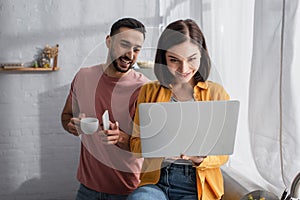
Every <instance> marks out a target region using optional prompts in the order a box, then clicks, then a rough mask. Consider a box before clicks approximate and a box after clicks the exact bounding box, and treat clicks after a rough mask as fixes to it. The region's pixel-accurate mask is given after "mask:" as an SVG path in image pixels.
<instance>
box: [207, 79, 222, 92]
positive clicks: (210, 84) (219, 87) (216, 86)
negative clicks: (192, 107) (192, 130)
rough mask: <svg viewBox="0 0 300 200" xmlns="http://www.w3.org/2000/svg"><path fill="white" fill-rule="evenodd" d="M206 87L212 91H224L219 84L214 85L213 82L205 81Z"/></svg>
mask: <svg viewBox="0 0 300 200" xmlns="http://www.w3.org/2000/svg"><path fill="white" fill-rule="evenodd" d="M206 83H207V87H208V88H209V89H213V90H225V89H224V87H223V86H222V85H221V84H219V83H216V82H213V81H207V82H206Z"/></svg>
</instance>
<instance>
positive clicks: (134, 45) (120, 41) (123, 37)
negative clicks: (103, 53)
mask: <svg viewBox="0 0 300 200" xmlns="http://www.w3.org/2000/svg"><path fill="white" fill-rule="evenodd" d="M143 42H144V36H143V34H142V33H141V32H139V31H137V30H134V29H130V28H126V27H122V28H120V29H119V33H118V34H116V35H113V36H110V37H108V38H107V45H108V49H109V52H108V53H109V56H110V61H111V62H112V64H113V66H114V68H115V70H116V71H118V72H122V73H125V72H127V71H128V70H129V69H130V68H131V67H132V65H133V64H134V63H135V62H136V60H137V57H138V55H139V53H140V50H141V48H142V44H143Z"/></svg>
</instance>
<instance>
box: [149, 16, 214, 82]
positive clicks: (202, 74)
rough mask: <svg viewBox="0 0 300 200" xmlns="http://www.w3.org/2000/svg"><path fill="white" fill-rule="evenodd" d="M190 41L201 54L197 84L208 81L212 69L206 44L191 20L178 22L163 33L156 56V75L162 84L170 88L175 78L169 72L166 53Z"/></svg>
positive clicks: (196, 75) (196, 78)
mask: <svg viewBox="0 0 300 200" xmlns="http://www.w3.org/2000/svg"><path fill="white" fill-rule="evenodd" d="M186 41H190V42H192V43H193V44H195V45H197V46H198V47H199V51H200V54H201V60H200V66H199V68H198V71H197V72H196V74H195V75H194V80H195V83H197V82H199V81H201V82H204V81H206V80H207V78H208V76H209V72H210V68H211V64H210V58H209V55H208V51H207V47H206V42H205V38H204V35H203V33H202V31H201V30H200V28H199V26H198V25H197V24H196V23H195V22H194V21H193V20H191V19H186V20H178V21H175V22H172V23H171V24H169V25H168V26H167V27H166V29H165V30H164V31H163V32H162V34H161V36H160V38H159V40H158V45H157V50H156V55H155V65H154V73H155V75H156V77H157V79H158V80H159V82H160V84H161V85H163V86H165V87H169V85H170V83H172V81H173V79H174V77H173V75H172V74H171V73H170V72H169V70H168V67H167V61H166V52H167V51H168V49H170V48H171V47H173V46H175V45H178V44H181V43H183V42H186Z"/></svg>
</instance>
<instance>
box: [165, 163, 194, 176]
mask: <svg viewBox="0 0 300 200" xmlns="http://www.w3.org/2000/svg"><path fill="white" fill-rule="evenodd" d="M163 169H165V170H167V171H169V172H171V171H176V173H182V174H184V175H186V176H187V175H189V174H193V173H195V172H196V168H195V167H193V166H192V165H181V164H176V163H170V164H169V165H167V166H166V167H164V168H163Z"/></svg>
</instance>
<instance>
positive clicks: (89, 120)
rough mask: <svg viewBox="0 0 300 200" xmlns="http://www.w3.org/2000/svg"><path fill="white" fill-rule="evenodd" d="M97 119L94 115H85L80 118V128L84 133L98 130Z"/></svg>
mask: <svg viewBox="0 0 300 200" xmlns="http://www.w3.org/2000/svg"><path fill="white" fill-rule="evenodd" d="M98 126H99V120H98V119H97V118H94V117H86V118H82V119H81V120H80V128H81V130H82V131H83V132H84V133H85V134H93V133H95V132H96V131H97V130H98Z"/></svg>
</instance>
